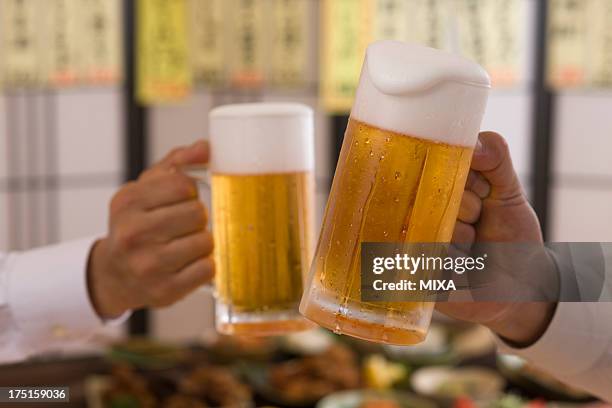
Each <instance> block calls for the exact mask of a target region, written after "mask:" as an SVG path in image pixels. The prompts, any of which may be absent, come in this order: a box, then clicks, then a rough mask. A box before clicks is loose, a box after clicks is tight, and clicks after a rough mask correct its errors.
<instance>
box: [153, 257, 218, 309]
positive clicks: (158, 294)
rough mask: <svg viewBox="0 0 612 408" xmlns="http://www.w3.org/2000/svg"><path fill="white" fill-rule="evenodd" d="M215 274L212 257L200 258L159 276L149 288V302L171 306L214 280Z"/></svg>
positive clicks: (158, 305)
mask: <svg viewBox="0 0 612 408" xmlns="http://www.w3.org/2000/svg"><path fill="white" fill-rule="evenodd" d="M214 275H215V267H214V262H213V260H212V259H211V258H200V259H198V260H196V261H194V262H192V263H191V264H189V265H188V266H186V267H185V268H183V269H182V270H181V271H180V272H178V273H176V274H174V275H171V276H166V277H162V278H158V279H157V282H156V283H155V284H154V285H153V286H152V287H150V288H149V290H148V300H147V302H148V304H149V305H152V306H155V307H165V306H169V305H171V304H173V303H175V302H177V301H178V300H180V299H182V298H184V297H185V296H187V295H188V294H189V293H191V292H193V291H194V290H195V289H196V288H198V287H199V286H202V285H204V284H206V283H208V282H210V281H211V280H212V278H213V277H214Z"/></svg>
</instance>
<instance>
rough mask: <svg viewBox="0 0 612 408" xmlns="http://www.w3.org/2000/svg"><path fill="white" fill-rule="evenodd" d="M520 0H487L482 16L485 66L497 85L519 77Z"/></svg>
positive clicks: (510, 84) (510, 82) (514, 82)
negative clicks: (483, 15) (483, 17)
mask: <svg viewBox="0 0 612 408" xmlns="http://www.w3.org/2000/svg"><path fill="white" fill-rule="evenodd" d="M522 5H523V1H522V0H490V1H488V2H487V6H486V9H485V10H484V12H485V19H484V27H485V31H484V33H483V37H484V38H485V39H486V41H485V55H486V65H485V68H486V69H487V71H488V72H489V75H490V76H491V82H492V83H493V86H496V87H509V86H513V85H515V84H516V83H517V82H518V80H519V76H520V73H519V71H520V48H521V44H520V29H521V27H520V16H521V13H522Z"/></svg>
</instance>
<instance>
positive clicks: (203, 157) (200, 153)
mask: <svg viewBox="0 0 612 408" xmlns="http://www.w3.org/2000/svg"><path fill="white" fill-rule="evenodd" d="M209 156H210V149H209V146H208V142H207V141H206V140H199V141H197V142H195V143H194V144H192V145H189V146H183V147H177V148H176V149H174V150H172V151H171V152H170V153H168V154H167V155H166V157H164V158H163V159H162V160H161V161H160V162H159V163H158V164H157V165H156V167H162V168H171V167H180V166H186V165H194V164H205V163H207V162H208V159H209Z"/></svg>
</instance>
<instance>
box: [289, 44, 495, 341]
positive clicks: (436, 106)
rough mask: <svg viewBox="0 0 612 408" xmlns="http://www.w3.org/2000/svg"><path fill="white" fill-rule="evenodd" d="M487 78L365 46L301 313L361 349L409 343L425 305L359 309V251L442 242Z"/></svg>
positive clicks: (440, 58)
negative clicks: (359, 342) (362, 342)
mask: <svg viewBox="0 0 612 408" xmlns="http://www.w3.org/2000/svg"><path fill="white" fill-rule="evenodd" d="M489 87H490V83H489V78H488V75H487V74H486V72H485V71H484V70H483V69H482V68H481V67H480V66H479V65H477V64H476V63H473V62H471V61H468V60H465V59H463V58H460V57H457V56H454V55H452V54H448V53H445V52H442V51H437V50H434V49H431V48H425V47H421V46H416V45H408V44H403V43H400V42H396V41H381V42H378V43H374V44H372V45H370V46H369V47H368V50H367V52H366V58H365V62H364V65H363V68H362V72H361V78H360V82H359V87H358V89H357V93H356V96H355V102H354V105H353V109H352V111H351V117H350V120H349V124H348V128H347V130H346V134H345V136H344V142H343V145H342V150H341V152H340V158H339V160H338V166H337V168H336V174H335V176H334V181H333V184H332V189H331V193H330V196H329V200H328V203H327V209H326V211H325V217H324V220H323V227H322V230H321V235H320V237H319V243H318V245H317V249H316V252H315V257H314V261H313V265H312V270H311V276H310V282H309V286H308V287H307V289H306V292H305V294H304V298H303V299H302V303H301V305H300V311H301V312H302V313H303V314H304V315H305V316H306V317H308V318H309V319H311V320H313V321H314V322H316V323H318V324H320V325H322V326H324V327H327V328H330V329H332V330H334V331H336V332H339V333H344V334H348V335H352V336H356V337H360V338H363V339H366V340H372V341H377V342H383V343H392V344H414V343H418V342H420V341H422V340H423V339H424V337H425V335H426V333H427V329H428V327H429V322H430V319H431V314H432V311H433V306H434V304H433V303H431V302H386V303H385V302H380V303H379V302H376V303H368V302H362V301H361V278H360V252H361V243H362V242H402V243H403V242H415V243H428V242H432V243H443V242H449V241H450V239H451V237H452V233H453V228H454V226H455V221H456V219H457V213H458V210H459V204H460V201H461V197H462V193H463V189H464V187H465V181H466V178H467V175H468V171H469V166H470V161H471V157H472V150H473V147H474V145H475V143H476V140H477V137H478V131H479V129H480V121H481V119H482V116H483V113H484V109H485V105H486V100H487V96H488V90H489Z"/></svg>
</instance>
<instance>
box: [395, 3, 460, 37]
mask: <svg viewBox="0 0 612 408" xmlns="http://www.w3.org/2000/svg"><path fill="white" fill-rule="evenodd" d="M450 1H455V0H450ZM450 5H451V3H449V0H409V1H408V10H409V12H408V21H407V24H408V27H409V29H408V38H407V40H408V41H410V42H414V43H417V44H421V45H425V46H427V47H432V48H438V49H444V48H446V46H447V44H446V37H447V35H446V27H447V21H448V16H449V6H450Z"/></svg>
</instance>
